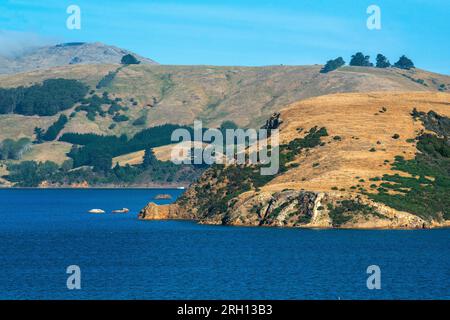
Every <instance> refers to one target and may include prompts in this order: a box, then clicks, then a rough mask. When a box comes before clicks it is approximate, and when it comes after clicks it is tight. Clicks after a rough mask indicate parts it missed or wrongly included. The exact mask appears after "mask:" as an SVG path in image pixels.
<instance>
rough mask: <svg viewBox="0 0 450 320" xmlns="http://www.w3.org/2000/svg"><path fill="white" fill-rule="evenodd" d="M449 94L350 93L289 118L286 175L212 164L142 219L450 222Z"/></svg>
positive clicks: (361, 224)
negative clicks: (183, 190)
mask: <svg viewBox="0 0 450 320" xmlns="http://www.w3.org/2000/svg"><path fill="white" fill-rule="evenodd" d="M449 97H450V95H448V94H433V93H415V94H410V93H409V94H402V93H397V94H381V93H373V94H367V95H364V94H342V95H333V96H325V97H319V98H315V99H309V100H305V101H301V102H299V103H297V104H293V105H291V106H289V107H287V108H286V109H284V110H283V111H282V113H281V118H282V119H283V124H282V126H281V128H280V129H281V130H280V138H281V145H280V172H279V173H278V174H277V175H275V176H270V177H266V176H261V175H260V172H259V169H260V168H259V167H258V166H227V167H224V166H218V165H216V166H212V167H211V168H209V169H208V170H206V171H205V172H204V174H203V175H202V176H201V178H200V179H199V180H198V181H197V182H196V183H194V184H193V185H192V186H191V187H190V188H189V189H188V190H187V191H186V193H185V194H184V195H183V196H181V197H180V198H179V199H178V200H177V201H176V203H175V204H173V205H168V206H157V205H155V204H149V205H148V206H147V207H146V208H144V209H143V210H142V211H141V213H140V214H139V217H140V218H141V219H150V220H151V219H192V220H196V221H198V222H199V223H205V224H225V225H246V226H277V227H310V228H332V227H333V228H408V229H410V228H432V227H444V226H450V203H449V201H450V200H449V199H450V192H449V190H450V178H449V175H450V160H449V157H450V143H449V133H450V121H449V118H448V116H449V115H450V110H449V109H450V108H449V106H450V98H449Z"/></svg>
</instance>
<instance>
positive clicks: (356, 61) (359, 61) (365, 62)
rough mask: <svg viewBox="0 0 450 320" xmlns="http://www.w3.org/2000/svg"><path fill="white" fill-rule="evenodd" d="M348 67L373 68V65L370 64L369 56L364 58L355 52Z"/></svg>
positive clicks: (361, 54) (360, 53)
mask: <svg viewBox="0 0 450 320" xmlns="http://www.w3.org/2000/svg"><path fill="white" fill-rule="evenodd" d="M350 65H351V66H357V67H373V63H371V62H370V56H365V55H364V54H363V53H362V52H357V53H355V54H354V55H352V59H351V60H350Z"/></svg>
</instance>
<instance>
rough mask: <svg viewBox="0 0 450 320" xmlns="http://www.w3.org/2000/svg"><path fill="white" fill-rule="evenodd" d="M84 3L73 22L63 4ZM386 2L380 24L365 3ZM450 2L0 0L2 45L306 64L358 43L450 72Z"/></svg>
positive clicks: (177, 60)
mask: <svg viewBox="0 0 450 320" xmlns="http://www.w3.org/2000/svg"><path fill="white" fill-rule="evenodd" d="M71 4H76V5H78V6H79V7H80V8H81V30H68V29H67V28H66V19H67V17H68V14H67V13H66V8H67V7H68V6H69V5H71ZM371 4H376V5H378V6H379V7H380V8H381V23H382V28H381V30H368V29H367V27H366V20H367V17H368V14H367V13H366V9H367V7H368V6H369V5H371ZM449 17H450V1H448V0H428V1H426V0H400V1H393V0H390V1H379V0H371V1H364V0H361V1H356V0H353V1H350V0H339V1H337V0H334V1H328V0H327V1H324V0H295V1H294V0H293V1H282V0H279V1H264V0H258V1H255V0H227V1H221V0H215V1H213V0H210V1H201V0H199V1H189V0H183V1H181V0H179V1H169V0H168V1H142V0H140V1H139V0H138V1H133V0H128V1H116V0H109V1H104V0H99V1H94V0H87V1H81V0H72V1H64V0H42V1H27V0H17V1H5V0H0V30H1V31H0V53H8V52H9V51H18V50H21V48H22V47H23V46H27V45H37V44H44V43H56V42H69V41H89V42H91V41H100V42H104V43H107V44H112V45H116V46H119V47H123V48H126V49H129V50H132V51H135V52H137V53H139V54H141V55H144V56H147V57H149V58H152V59H154V60H156V61H158V62H159V63H163V64H211V65H251V66H253V65H277V64H291V65H304V64H315V63H323V62H324V61H326V60H328V59H330V58H334V57H337V56H342V57H343V58H344V60H346V61H347V62H348V61H349V57H350V55H351V54H353V53H354V52H356V51H363V52H364V53H365V54H369V55H371V57H372V59H373V58H374V57H375V55H376V54H377V53H379V52H381V53H384V54H385V55H386V56H388V57H389V58H390V60H391V62H395V60H396V59H397V58H398V57H399V56H400V55H402V54H406V55H407V56H409V57H410V58H412V60H413V61H414V62H415V64H416V66H417V67H420V68H424V69H428V70H432V71H436V72H440V73H446V74H450V59H449V58H450V56H449V55H450V50H449V49H450V42H449V35H450V24H449V22H448V20H449Z"/></svg>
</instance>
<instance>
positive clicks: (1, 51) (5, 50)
mask: <svg viewBox="0 0 450 320" xmlns="http://www.w3.org/2000/svg"><path fill="white" fill-rule="evenodd" d="M54 43H55V40H54V39H50V38H47V37H43V36H40V35H37V34H35V33H31V32H22V31H11V30H0V56H5V57H14V56H18V55H20V54H22V53H24V52H26V51H28V50H31V49H33V48H36V47H41V46H45V45H50V44H54Z"/></svg>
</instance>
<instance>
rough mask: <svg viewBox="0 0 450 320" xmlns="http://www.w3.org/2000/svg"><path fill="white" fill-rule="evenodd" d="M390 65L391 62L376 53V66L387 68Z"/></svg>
mask: <svg viewBox="0 0 450 320" xmlns="http://www.w3.org/2000/svg"><path fill="white" fill-rule="evenodd" d="M390 66H391V63H390V62H389V60H388V59H387V58H386V57H385V56H384V55H382V54H381V53H379V54H377V63H376V67H377V68H389V67H390Z"/></svg>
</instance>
